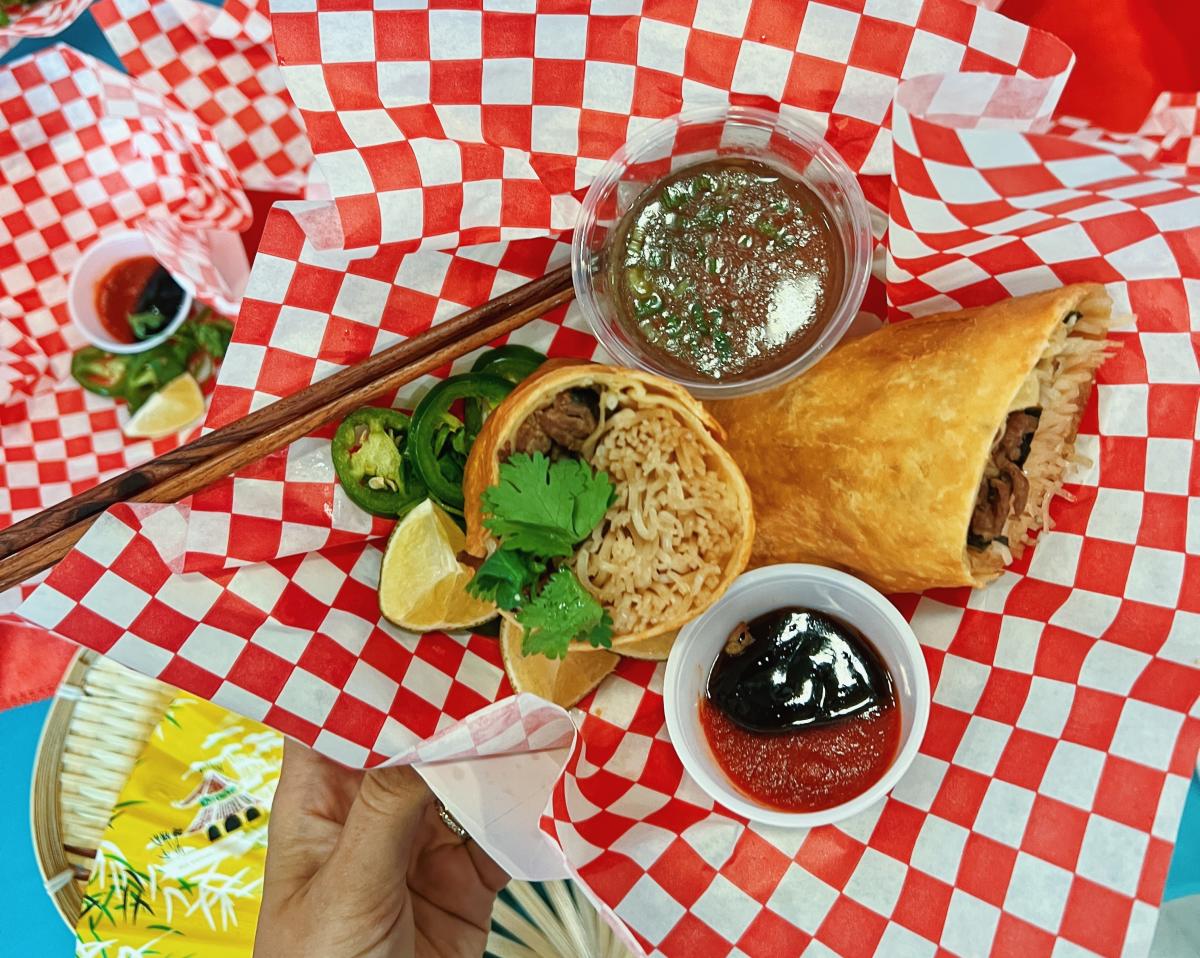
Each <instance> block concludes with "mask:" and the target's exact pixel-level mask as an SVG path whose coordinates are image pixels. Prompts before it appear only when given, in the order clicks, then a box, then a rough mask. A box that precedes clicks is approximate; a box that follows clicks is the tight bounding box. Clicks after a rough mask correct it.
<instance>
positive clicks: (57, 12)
mask: <svg viewBox="0 0 1200 958" xmlns="http://www.w3.org/2000/svg"><path fill="white" fill-rule="evenodd" d="M90 2H91V0H41V2H34V3H31V4H29V6H28V7H27V8H26V9H25V10H24V11H23V12H21V13H10V14H9V23H8V25H7V26H3V27H0V54H2V53H4V52H5V51H7V50H10V49H11V48H12V47H14V46H16V45H17V44H18V43H20V42H21V41H22V40H24V39H25V38H26V37H52V36H55V35H56V34H58V33H61V32H62V31H63V30H65V29H66V28H67V27H69V26H70V25H71V24H72V23H74V22H75V20H76V19H77V18H78V17H79V15H80V14H81V13H83V11H84V10H86V9H87V8H88V3H90Z"/></svg>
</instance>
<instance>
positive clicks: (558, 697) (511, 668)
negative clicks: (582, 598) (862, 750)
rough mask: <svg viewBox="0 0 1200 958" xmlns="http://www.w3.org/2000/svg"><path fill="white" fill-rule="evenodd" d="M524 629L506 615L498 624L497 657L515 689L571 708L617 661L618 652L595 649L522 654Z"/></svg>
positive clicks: (614, 666)
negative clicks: (551, 654)
mask: <svg viewBox="0 0 1200 958" xmlns="http://www.w3.org/2000/svg"><path fill="white" fill-rule="evenodd" d="M524 637H525V631H524V629H522V628H521V627H520V626H519V625H517V624H516V623H514V622H510V621H509V620H508V619H505V620H504V622H503V623H502V624H501V626H500V658H501V659H502V660H503V662H504V671H505V672H507V673H508V681H509V682H511V683H512V687H513V689H514V690H515V691H517V692H532V693H533V694H534V695H540V696H541V697H542V698H544V699H548V700H549V701H551V702H553V703H554V704H555V705H561V706H562V707H563V708H570V707H571V706H572V705H574V704H575V703H576V702H578V701H579V700H580V699H581V698H583V697H584V696H585V695H587V694H588V692H590V691H591V690H592V689H594V688H595V687H596V686H597V685H599V684H600V683H601V681H603V679H604V677H605V676H607V675H608V674H609V673H610V672H611V671H612V670H613V669H615V668H616V667H617V663H618V662H620V661H621V657H620V656H619V655H614V654H613V653H612V652H607V651H605V650H603V649H596V650H594V651H588V652H575V651H571V652H568V653H567V654H566V656H565V657H564V658H561V659H549V658H546V656H544V655H522V654H521V641H522V639H523V638H524Z"/></svg>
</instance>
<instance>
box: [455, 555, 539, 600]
mask: <svg viewBox="0 0 1200 958" xmlns="http://www.w3.org/2000/svg"><path fill="white" fill-rule="evenodd" d="M545 571H546V564H545V563H544V562H539V561H538V560H537V559H534V558H533V557H532V556H529V555H526V554H525V553H523V552H514V551H512V550H511V549H497V550H496V551H495V552H493V553H492V554H491V555H490V556H488V557H487V558H486V559H484V560H483V564H482V565H481V566H480V567H479V568H478V569H476V570H475V575H474V576H472V577H471V581H470V582H468V583H467V591H468V592H469V593H470V594H471V595H473V596H475V598H477V599H483V600H484V601H488V602H495V603H496V605H498V606H499V607H500V608H502V609H509V610H511V609H515V608H516V607H517V606H519V605H521V603H522V602H523V600H524V599H525V598H526V597H527V596H528V595H529V589H530V587H531V586H532V585H533V584H534V583H535V582H537V580H538V579H539V578H540V577H541V575H542V573H543V572H545Z"/></svg>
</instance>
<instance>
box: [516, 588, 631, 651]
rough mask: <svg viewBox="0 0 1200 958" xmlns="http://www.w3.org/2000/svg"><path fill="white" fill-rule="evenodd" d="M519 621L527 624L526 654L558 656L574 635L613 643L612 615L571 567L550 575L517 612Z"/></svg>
mask: <svg viewBox="0 0 1200 958" xmlns="http://www.w3.org/2000/svg"><path fill="white" fill-rule="evenodd" d="M517 621H518V622H520V623H521V625H522V626H523V627H524V628H525V638H524V640H523V641H522V643H521V652H522V654H524V655H537V654H541V655H545V656H547V657H549V658H552V659H559V658H562V657H563V656H565V655H566V654H567V647H568V646H569V645H570V643H571V640H572V639H583V640H585V641H587V642H589V643H590V644H592V645H595V646H599V647H600V648H605V649H607V648H610V647H611V646H612V619H611V618H610V617H609V614H608V613H607V612H605V611H604V609H603V608H602V607H601V605H600V603H599V602H598V601H596V597H595V596H593V595H592V594H591V593H590V592H588V591H587V589H585V588H584V587H583V585H582V583H580V581H579V580H578V579H577V578H576V577H575V573H574V572H572V571H571V570H570V569H559V570H558V571H557V572H555V573H554V575H552V576H550V578H549V579H548V580H547V581H546V584H545V585H544V586H543V587H542V591H541V592H539V593H538V595H537V598H535V599H534V600H533V601H532V602H529V603H527V604H526V605H525V607H524V608H523V609H522V610H521V611H520V612H519V613H518V614H517Z"/></svg>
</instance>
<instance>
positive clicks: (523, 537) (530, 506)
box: [467, 452, 616, 658]
mask: <svg viewBox="0 0 1200 958" xmlns="http://www.w3.org/2000/svg"><path fill="white" fill-rule="evenodd" d="M615 498H616V489H615V488H614V487H613V484H612V480H610V479H609V477H608V475H607V474H606V473H603V472H597V471H595V470H594V469H592V468H591V466H589V465H588V464H587V463H585V462H582V461H580V460H577V459H560V460H557V461H556V462H551V461H550V460H549V459H547V458H546V457H545V456H544V455H542V454H541V453H537V452H535V453H534V454H533V455H529V454H527V453H517V454H516V455H514V456H512V457H511V458H509V460H508V461H507V462H505V463H503V464H501V466H500V476H499V482H498V483H497V484H496V485H494V486H491V487H490V488H488V489H487V490H485V491H484V493H483V508H484V512H485V513H486V514H487V517H486V518H485V519H484V521H483V524H484V525H485V526H486V527H487V528H488V529H489V530H490V531H491V532H492V534H493V535H495V536H496V538H497V539H499V540H500V548H499V549H497V550H496V551H495V552H493V553H492V554H491V555H490V556H489V557H488V558H487V559H486V560H485V561H484V562H483V564H482V565H481V566H480V567H479V568H478V569H477V570H476V572H475V575H474V577H473V578H472V579H471V582H470V584H469V585H468V586H467V591H468V592H470V593H471V594H472V595H474V596H476V597H477V598H480V599H486V600H488V601H491V602H495V603H496V605H498V606H499V607H500V608H501V609H505V610H506V611H513V610H516V612H517V616H516V617H517V621H518V622H519V623H520V624H521V625H522V627H523V628H524V630H525V637H524V639H523V640H522V643H521V651H522V652H523V653H524V654H525V655H536V654H541V655H545V656H549V657H550V658H562V657H563V656H565V655H566V654H567V649H568V648H569V646H570V644H571V642H572V641H573V640H576V639H580V640H583V641H586V642H589V643H590V644H592V645H594V646H598V647H600V648H609V647H610V646H611V645H612V619H611V618H610V617H609V615H608V613H607V612H605V611H604V609H603V608H602V607H601V605H600V603H599V602H598V601H597V600H596V597H595V596H593V595H592V594H591V593H590V592H588V591H587V589H585V588H584V587H583V584H582V583H581V582H580V581H579V579H578V578H577V577H576V575H575V573H574V572H572V571H571V570H570V569H568V568H565V567H562V568H557V569H554V568H553V567H552V563H553V560H555V559H565V558H567V557H569V556H570V555H571V554H572V553H573V552H574V550H575V547H576V546H577V545H578V544H579V543H580V542H582V541H583V540H584V539H586V538H587V537H588V536H589V535H591V533H592V530H593V529H595V528H596V526H597V525H599V524H600V521H601V520H602V519H603V518H604V513H605V512H607V511H608V507H609V506H610V505H612V503H613V500H614V499H615ZM547 573H549V575H547Z"/></svg>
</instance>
